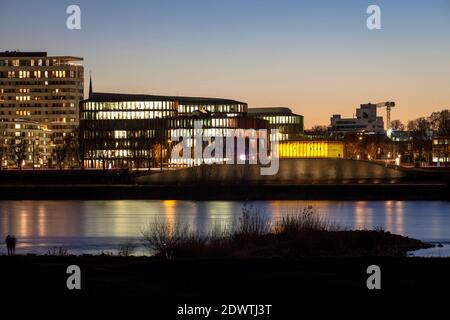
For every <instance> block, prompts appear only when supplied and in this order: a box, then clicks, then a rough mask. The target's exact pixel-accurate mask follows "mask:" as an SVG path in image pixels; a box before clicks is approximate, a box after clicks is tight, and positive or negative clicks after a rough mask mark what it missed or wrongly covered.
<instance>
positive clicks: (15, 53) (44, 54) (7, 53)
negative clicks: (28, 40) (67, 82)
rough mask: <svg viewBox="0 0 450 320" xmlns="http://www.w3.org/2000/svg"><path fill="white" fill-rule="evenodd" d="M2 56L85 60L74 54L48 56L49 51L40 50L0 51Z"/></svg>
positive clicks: (0, 56)
mask: <svg viewBox="0 0 450 320" xmlns="http://www.w3.org/2000/svg"><path fill="white" fill-rule="evenodd" d="M0 58H49V59H58V60H80V61H81V60H83V58H81V57H74V56H48V55H47V52H43V51H42V52H38V51H33V52H32V51H28V52H22V51H3V52H0Z"/></svg>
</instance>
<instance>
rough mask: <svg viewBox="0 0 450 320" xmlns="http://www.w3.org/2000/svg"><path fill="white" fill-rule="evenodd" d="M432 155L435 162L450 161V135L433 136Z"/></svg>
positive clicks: (446, 162) (445, 162)
mask: <svg viewBox="0 0 450 320" xmlns="http://www.w3.org/2000/svg"><path fill="white" fill-rule="evenodd" d="M432 155H433V162H434V163H444V164H448V163H450V136H448V137H438V136H437V137H433V144H432Z"/></svg>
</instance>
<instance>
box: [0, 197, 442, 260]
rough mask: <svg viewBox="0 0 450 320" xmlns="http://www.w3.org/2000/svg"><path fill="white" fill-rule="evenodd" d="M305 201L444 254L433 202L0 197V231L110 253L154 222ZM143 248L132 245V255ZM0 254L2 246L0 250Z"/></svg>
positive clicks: (196, 223)
mask: <svg viewBox="0 0 450 320" xmlns="http://www.w3.org/2000/svg"><path fill="white" fill-rule="evenodd" d="M308 206H312V208H313V210H314V211H315V214H317V215H321V216H324V217H326V218H327V219H328V220H330V221H332V222H335V223H337V224H338V225H339V226H341V227H344V228H350V229H374V228H384V229H385V230H388V231H391V232H393V233H397V234H401V235H405V236H410V237H413V238H417V239H421V240H424V241H427V242H433V243H442V244H443V245H444V246H443V247H442V248H436V249H431V250H425V251H419V252H417V253H416V254H417V255H422V256H448V255H450V245H449V244H450V202H440V201H426V202H419V201H417V202H416V201H250V202H240V201H201V202H198V201H197V202H196V201H178V200H148V201H147V200H143V201H139V200H116V201H79V200H74V201H65V200H64V201H0V236H1V237H3V239H4V237H6V235H7V234H11V235H15V236H16V238H17V239H18V245H17V253H21V254H25V253H38V254H44V253H47V252H48V250H49V249H50V248H53V247H64V248H66V249H67V250H68V251H69V252H70V253H73V254H83V253H93V254H97V253H101V252H105V253H115V252H117V249H118V247H119V245H120V244H123V243H124V242H126V241H133V242H134V243H136V244H140V243H141V234H142V231H143V230H145V229H146V227H147V226H148V225H149V223H152V222H154V221H166V222H168V223H169V224H173V223H175V222H178V223H180V224H183V225H184V224H186V225H189V226H190V228H191V229H193V230H197V231H199V232H208V231H210V230H211V229H213V228H215V227H217V226H226V225H230V224H232V223H233V222H234V221H236V219H237V217H238V216H239V215H240V213H241V212H242V208H243V207H246V208H250V209H251V210H255V211H258V212H259V213H260V214H262V215H264V216H266V217H267V218H269V219H272V220H276V219H279V218H280V217H281V216H283V215H289V214H296V213H299V212H301V210H303V209H304V208H306V207H308ZM145 252H146V249H145V248H144V247H143V246H138V247H137V251H136V254H145ZM5 253H6V248H5V246H4V245H3V246H1V247H0V254H5Z"/></svg>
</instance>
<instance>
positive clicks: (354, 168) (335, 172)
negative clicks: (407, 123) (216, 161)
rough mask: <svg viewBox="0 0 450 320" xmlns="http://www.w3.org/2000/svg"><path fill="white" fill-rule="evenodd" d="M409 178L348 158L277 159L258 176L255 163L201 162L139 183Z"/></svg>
mask: <svg viewBox="0 0 450 320" xmlns="http://www.w3.org/2000/svg"><path fill="white" fill-rule="evenodd" d="M408 178H412V175H411V174H410V173H408V172H405V171H402V170H398V169H395V168H387V167H384V166H382V165H379V164H375V163H370V162H366V161H356V160H348V159H281V160H280V165H279V170H278V172H277V174H275V175H266V176H263V175H261V172H260V167H259V166H257V165H203V166H199V167H193V168H185V169H179V170H173V171H168V172H161V173H152V174H149V175H142V176H140V177H137V178H136V182H138V183H142V184H156V185H167V184H168V185H173V184H179V185H180V184H191V183H201V182H215V183H224V184H241V183H251V184H304V183H324V182H325V183H354V182H357V183H360V182H369V181H370V182H398V181H401V180H404V179H408Z"/></svg>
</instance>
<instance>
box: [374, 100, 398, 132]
mask: <svg viewBox="0 0 450 320" xmlns="http://www.w3.org/2000/svg"><path fill="white" fill-rule="evenodd" d="M376 105H377V108H386V121H387V124H386V129H387V130H389V129H390V128H391V108H393V107H395V102H393V101H386V102H380V103H377V104H376Z"/></svg>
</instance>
